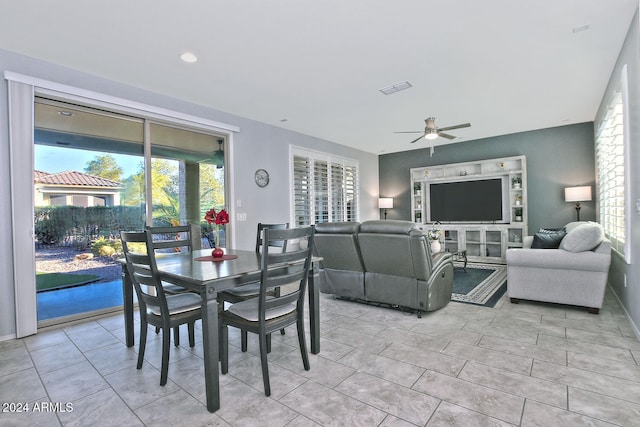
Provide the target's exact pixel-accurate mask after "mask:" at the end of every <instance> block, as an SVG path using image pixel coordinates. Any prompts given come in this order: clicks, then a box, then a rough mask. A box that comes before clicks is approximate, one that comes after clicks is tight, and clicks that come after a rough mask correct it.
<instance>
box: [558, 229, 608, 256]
mask: <svg viewBox="0 0 640 427" xmlns="http://www.w3.org/2000/svg"><path fill="white" fill-rule="evenodd" d="M569 225H573V223H572V224H567V235H566V236H564V238H563V239H562V242H560V249H564V250H565V251H569V252H584V251H591V250H593V249H595V248H596V247H597V246H598V245H599V244H600V243H602V241H603V240H604V231H603V230H602V226H601V225H600V224H598V223H595V222H588V223H583V224H578V225H576V226H572V227H569Z"/></svg>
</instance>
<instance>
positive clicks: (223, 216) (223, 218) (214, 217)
mask: <svg viewBox="0 0 640 427" xmlns="http://www.w3.org/2000/svg"><path fill="white" fill-rule="evenodd" d="M204 220H205V221H207V222H208V223H209V224H215V225H216V248H215V250H214V253H213V256H222V254H223V253H222V249H220V233H219V232H220V226H221V225H225V224H228V223H229V214H228V213H227V211H225V210H224V209H220V211H219V212H218V213H216V210H215V209H214V208H211V209H209V210H208V211H207V212H206V213H205V215H204ZM216 251H217V252H216Z"/></svg>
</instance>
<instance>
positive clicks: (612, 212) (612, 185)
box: [596, 92, 626, 255]
mask: <svg viewBox="0 0 640 427" xmlns="http://www.w3.org/2000/svg"><path fill="white" fill-rule="evenodd" d="M596 159H597V160H596V168H597V171H598V190H599V191H598V194H599V200H598V201H599V209H600V222H601V223H602V226H603V228H604V230H605V233H606V234H607V236H608V237H609V239H611V245H612V248H613V249H614V250H615V251H617V252H619V253H620V254H623V255H624V253H625V240H626V235H625V200H624V199H625V194H624V193H625V191H624V190H625V182H624V177H625V170H624V118H623V103H622V95H621V93H620V92H616V93H615V94H614V95H613V96H612V99H611V101H610V103H609V106H608V108H607V111H606V112H605V113H604V117H603V118H602V122H601V124H600V128H599V129H598V132H597V134H596Z"/></svg>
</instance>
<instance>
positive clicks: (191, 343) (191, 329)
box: [187, 322, 196, 347]
mask: <svg viewBox="0 0 640 427" xmlns="http://www.w3.org/2000/svg"><path fill="white" fill-rule="evenodd" d="M187 329H188V330H189V347H195V345H196V328H195V323H194V322H191V323H188V324H187Z"/></svg>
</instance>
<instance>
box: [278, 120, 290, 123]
mask: <svg viewBox="0 0 640 427" xmlns="http://www.w3.org/2000/svg"><path fill="white" fill-rule="evenodd" d="M280 121H281V122H282V123H284V122H288V121H289V119H280Z"/></svg>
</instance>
